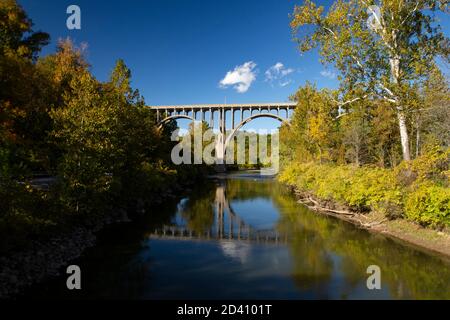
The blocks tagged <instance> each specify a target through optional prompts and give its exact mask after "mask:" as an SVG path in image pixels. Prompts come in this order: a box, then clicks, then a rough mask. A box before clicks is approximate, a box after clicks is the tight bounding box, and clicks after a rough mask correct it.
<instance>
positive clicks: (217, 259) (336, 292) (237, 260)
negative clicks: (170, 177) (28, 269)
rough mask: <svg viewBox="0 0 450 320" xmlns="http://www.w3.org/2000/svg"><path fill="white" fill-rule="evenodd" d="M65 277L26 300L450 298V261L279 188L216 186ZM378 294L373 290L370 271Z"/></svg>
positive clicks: (111, 240) (150, 217) (138, 224)
mask: <svg viewBox="0 0 450 320" xmlns="http://www.w3.org/2000/svg"><path fill="white" fill-rule="evenodd" d="M98 238H99V239H98V244H97V245H96V246H95V247H93V248H90V249H88V250H87V251H86V253H85V254H84V255H83V257H82V258H80V259H78V260H77V261H75V262H73V264H77V265H79V266H80V268H81V271H82V290H79V291H69V290H67V289H66V283H65V281H66V276H65V275H64V276H61V277H59V278H56V279H53V280H49V281H47V282H46V283H44V284H41V285H39V286H36V287H34V288H32V289H31V290H30V291H29V292H28V293H26V296H27V297H31V298H38V299H40V298H63V299H65V298H67V299H78V298H83V299H95V298H116V299H117V298H119V299H450V262H449V261H448V260H446V259H444V258H442V257H439V256H436V255H434V254H432V253H429V252H425V251H423V250H419V249H417V248H414V247H412V246H409V245H406V244H405V243H401V242H399V241H396V240H393V239H390V238H387V237H385V236H383V235H380V234H372V233H369V232H368V231H365V230H361V229H359V228H357V227H355V226H353V225H351V224H349V223H347V222H344V221H340V220H338V219H335V218H333V217H327V216H323V215H320V214H317V213H314V212H312V211H311V210H309V209H307V208H306V207H304V206H302V205H300V204H298V203H297V201H296V200H295V197H294V196H293V195H291V194H290V193H289V191H288V190H287V189H285V188H284V186H282V185H280V184H278V183H277V182H276V180H275V179H271V178H265V177H261V176H259V175H258V174H257V173H252V172H247V173H240V174H234V175H233V174H232V175H228V176H226V177H223V178H220V179H219V178H216V179H211V180H210V181H209V182H206V183H204V184H203V185H200V186H197V187H196V188H195V189H194V190H192V192H189V195H188V196H186V197H184V198H181V199H177V200H174V201H169V202H168V203H165V204H164V205H163V206H161V207H157V208H154V209H153V210H152V212H148V213H147V214H146V215H145V216H144V217H141V218H139V219H138V220H136V221H134V222H131V223H127V224H119V225H113V226H110V227H108V228H106V229H105V230H103V231H102V232H100V234H99V237H98ZM371 265H376V266H378V267H379V268H380V271H381V289H379V290H377V289H375V290H369V289H368V288H367V284H366V282H367V278H368V277H369V276H370V274H367V268H368V267H369V266H371Z"/></svg>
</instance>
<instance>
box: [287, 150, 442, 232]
mask: <svg viewBox="0 0 450 320" xmlns="http://www.w3.org/2000/svg"><path fill="white" fill-rule="evenodd" d="M449 156H450V151H449V150H446V151H443V150H440V149H438V148H435V149H433V150H430V151H429V152H427V153H426V154H424V155H423V156H421V157H418V158H417V159H415V160H414V161H410V162H408V163H406V162H404V163H402V164H400V165H399V166H397V167H395V168H393V169H383V168H378V167H374V166H364V167H356V166H352V165H336V164H318V163H314V162H310V163H291V164H289V165H288V166H286V167H285V168H284V169H283V171H282V173H281V174H280V177H279V179H280V180H281V181H282V182H284V183H286V184H288V185H290V186H292V187H294V188H295V189H296V190H297V191H298V192H300V193H304V194H305V195H311V196H312V197H314V198H315V199H318V200H319V201H321V203H322V204H323V205H325V206H328V207H332V208H334V209H341V210H348V211H349V212H358V213H364V214H369V213H371V214H376V215H378V216H380V215H382V216H383V217H384V218H385V220H386V221H393V220H406V221H410V222H413V223H416V224H418V225H420V226H421V227H426V228H429V229H435V230H438V231H448V230H449V229H450V188H449V186H450V185H449ZM336 211H337V210H336Z"/></svg>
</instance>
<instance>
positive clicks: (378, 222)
mask: <svg viewBox="0 0 450 320" xmlns="http://www.w3.org/2000/svg"><path fill="white" fill-rule="evenodd" d="M291 190H292V192H293V193H295V195H296V197H297V201H298V203H300V204H302V205H305V206H306V207H308V208H309V209H311V210H313V211H314V212H316V213H318V214H324V215H327V216H332V217H335V218H337V219H340V220H344V221H347V222H349V223H352V224H354V225H355V226H357V227H359V228H362V229H365V230H367V231H369V232H374V233H379V234H383V235H386V236H389V237H391V238H394V239H396V240H400V241H401V242H402V244H404V245H412V246H413V247H415V249H419V250H422V251H426V252H428V253H429V252H430V251H431V252H433V253H436V254H438V255H440V256H441V258H444V259H445V260H448V261H450V232H449V231H448V230H441V231H439V230H435V229H430V228H425V227H422V226H420V225H419V224H417V223H414V222H411V221H407V220H406V219H402V218H397V219H395V220H389V219H387V218H386V216H385V215H384V214H381V213H379V212H375V211H370V212H355V211H351V210H350V208H348V207H345V206H342V205H339V204H337V203H336V202H333V201H329V200H327V201H324V200H321V199H319V198H317V197H316V196H314V195H313V194H311V193H305V192H303V191H300V190H298V189H296V188H294V187H292V186H291Z"/></svg>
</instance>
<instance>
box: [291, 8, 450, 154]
mask: <svg viewBox="0 0 450 320" xmlns="http://www.w3.org/2000/svg"><path fill="white" fill-rule="evenodd" d="M373 5H376V6H377V7H375V6H373ZM447 5H448V1H447V0H442V1H441V0H437V1H436V0H417V1H406V0H404V1H403V0H388V1H382V2H381V1H380V2H378V1H373V0H372V1H366V0H350V1H342V0H337V1H335V2H334V3H333V4H332V5H331V7H330V9H329V11H328V12H327V13H325V12H324V11H325V9H324V7H323V6H320V7H318V6H317V5H316V4H315V3H314V2H312V1H311V0H305V1H304V3H303V5H301V6H297V7H296V8H295V11H294V14H293V16H292V22H291V26H292V29H293V30H294V31H295V32H297V31H298V29H299V28H301V27H305V26H308V25H310V26H313V28H312V29H309V30H312V32H311V33H307V34H306V35H304V36H303V37H300V38H297V40H298V42H299V44H300V50H301V51H302V52H305V51H309V50H311V49H313V48H316V47H319V48H320V54H321V56H322V61H323V62H324V63H331V64H333V65H334V66H335V67H336V68H337V69H338V70H339V71H340V73H341V79H342V81H341V90H342V91H341V92H342V94H341V97H342V98H344V99H345V98H348V99H349V100H347V101H345V102H341V104H340V105H341V106H342V105H345V104H348V103H351V102H353V101H355V99H362V98H363V97H365V96H367V95H370V96H374V97H377V98H381V99H384V100H386V101H388V102H389V103H390V104H391V106H392V107H393V108H394V110H395V112H396V115H397V119H398V126H399V133H400V142H401V146H402V153H403V158H404V159H405V160H410V159H411V155H410V139H409V135H408V128H407V111H408V110H407V109H408V105H407V104H405V98H406V95H407V92H409V90H410V86H411V85H412V83H413V82H415V81H417V80H418V79H419V78H420V77H422V76H423V75H424V74H426V73H427V72H428V70H430V67H431V65H432V64H433V61H434V58H435V57H436V56H437V55H443V56H444V57H448V52H449V50H448V39H447V38H446V37H445V36H444V34H443V33H442V31H441V27H440V26H439V25H438V24H437V21H436V19H435V17H434V16H433V15H432V13H434V12H436V11H439V10H444V11H447V10H448V8H447ZM361 92H362V93H363V96H360V93H361Z"/></svg>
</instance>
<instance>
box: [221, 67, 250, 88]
mask: <svg viewBox="0 0 450 320" xmlns="http://www.w3.org/2000/svg"><path fill="white" fill-rule="evenodd" d="M255 68H256V63H254V62H253V61H248V62H246V63H244V64H243V65H240V66H237V67H236V68H234V70H233V71H228V72H227V74H226V75H225V78H223V79H222V80H221V81H220V86H221V87H222V88H227V87H229V86H233V88H234V89H236V91H237V92H239V93H245V92H247V91H248V89H249V88H250V86H251V85H252V83H253V82H254V81H255V80H256V70H255Z"/></svg>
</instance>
